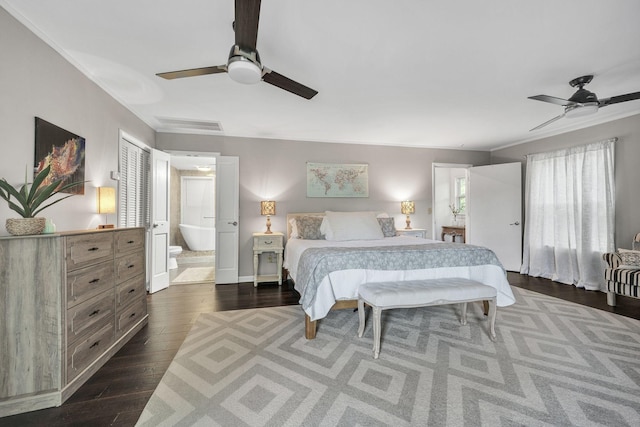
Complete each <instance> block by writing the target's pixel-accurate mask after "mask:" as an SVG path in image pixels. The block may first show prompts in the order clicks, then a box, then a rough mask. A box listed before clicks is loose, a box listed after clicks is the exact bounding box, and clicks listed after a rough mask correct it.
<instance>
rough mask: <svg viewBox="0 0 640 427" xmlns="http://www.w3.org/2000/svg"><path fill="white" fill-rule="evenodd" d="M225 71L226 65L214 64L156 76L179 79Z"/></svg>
mask: <svg viewBox="0 0 640 427" xmlns="http://www.w3.org/2000/svg"><path fill="white" fill-rule="evenodd" d="M226 72H227V66H226V65H215V66H213V67H203V68H190V69H188V70H180V71H169V72H166V73H157V74H156V76H158V77H162V78H163V79H167V80H172V79H180V78H182V77H195V76H205V75H207V74H217V73H226Z"/></svg>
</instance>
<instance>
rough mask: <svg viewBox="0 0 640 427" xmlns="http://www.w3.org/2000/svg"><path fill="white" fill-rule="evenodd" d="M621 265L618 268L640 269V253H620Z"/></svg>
mask: <svg viewBox="0 0 640 427" xmlns="http://www.w3.org/2000/svg"><path fill="white" fill-rule="evenodd" d="M618 255H620V260H621V263H620V265H619V266H618V268H624V269H626V270H639V269H640V251H624V252H619V253H618Z"/></svg>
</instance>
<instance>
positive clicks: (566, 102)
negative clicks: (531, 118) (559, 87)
mask: <svg viewBox="0 0 640 427" xmlns="http://www.w3.org/2000/svg"><path fill="white" fill-rule="evenodd" d="M529 99H535V100H536V101H542V102H550V103H552V104H558V105H563V106H565V107H566V106H567V105H573V104H575V102H573V101H569V100H568V99H562V98H556V97H555V96H549V95H536V96H530V97H529Z"/></svg>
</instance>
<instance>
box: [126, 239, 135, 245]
mask: <svg viewBox="0 0 640 427" xmlns="http://www.w3.org/2000/svg"><path fill="white" fill-rule="evenodd" d="M135 242H136V241H135V240H129V241H128V242H127V243H129V244H131V243H135Z"/></svg>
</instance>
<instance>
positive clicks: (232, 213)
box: [216, 156, 240, 284]
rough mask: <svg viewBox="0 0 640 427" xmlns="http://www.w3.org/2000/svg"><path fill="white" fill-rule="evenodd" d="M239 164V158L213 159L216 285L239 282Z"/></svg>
mask: <svg viewBox="0 0 640 427" xmlns="http://www.w3.org/2000/svg"><path fill="white" fill-rule="evenodd" d="M239 165H240V161H239V158H238V157H228V156H220V157H218V159H217V161H216V208H217V211H218V213H217V215H216V284H224V283H238V242H239V234H240V233H239V230H240V226H239V224H238V220H239V217H240V215H239V212H240V206H239V200H240V185H239V181H240V172H239V170H240V166H239Z"/></svg>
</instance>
